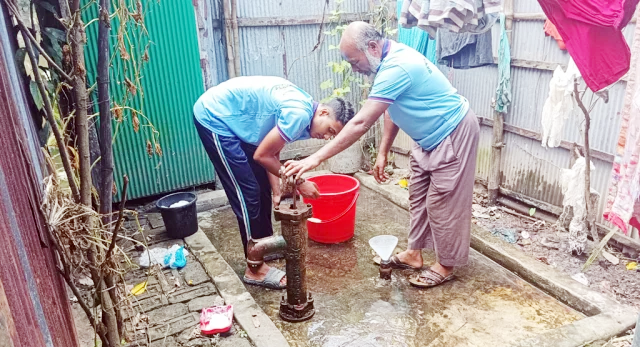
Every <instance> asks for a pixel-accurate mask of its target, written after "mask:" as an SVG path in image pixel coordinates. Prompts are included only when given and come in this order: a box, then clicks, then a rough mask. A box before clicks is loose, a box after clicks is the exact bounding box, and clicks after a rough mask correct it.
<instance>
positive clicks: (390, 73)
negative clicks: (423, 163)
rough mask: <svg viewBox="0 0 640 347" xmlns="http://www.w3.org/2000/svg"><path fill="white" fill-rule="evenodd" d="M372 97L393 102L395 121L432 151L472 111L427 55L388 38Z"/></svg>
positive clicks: (390, 114) (392, 118) (392, 108)
mask: <svg viewBox="0 0 640 347" xmlns="http://www.w3.org/2000/svg"><path fill="white" fill-rule="evenodd" d="M369 99H370V100H374V101H380V102H385V103H388V104H390V106H389V116H391V120H393V123H395V124H396V125H397V126H398V127H400V129H402V130H403V131H404V132H405V133H407V135H409V136H410V137H411V138H412V139H413V140H414V141H416V142H417V143H418V144H419V145H420V146H421V147H422V148H424V149H425V150H427V151H432V150H434V149H435V148H436V147H438V145H439V144H440V142H442V141H443V140H444V139H445V138H446V137H447V136H449V135H450V134H451V133H452V132H453V131H454V130H455V129H456V127H457V126H458V124H459V123H460V121H462V119H463V118H464V116H465V115H466V114H467V111H468V110H469V102H468V101H467V99H466V98H464V97H463V96H462V95H460V94H458V93H457V90H456V89H455V88H454V87H453V86H452V85H451V83H449V80H447V78H446V77H445V76H444V74H442V72H440V70H438V68H437V67H436V66H435V65H433V64H432V63H431V62H430V61H429V60H428V59H427V58H425V57H424V56H423V55H422V54H420V53H419V52H418V51H416V50H415V49H413V48H410V47H408V46H406V45H403V44H402V43H398V42H395V41H391V40H387V41H385V44H384V47H383V55H382V62H381V63H380V66H379V68H378V73H377V74H376V77H375V79H374V81H373V86H372V87H371V92H370V93H369Z"/></svg>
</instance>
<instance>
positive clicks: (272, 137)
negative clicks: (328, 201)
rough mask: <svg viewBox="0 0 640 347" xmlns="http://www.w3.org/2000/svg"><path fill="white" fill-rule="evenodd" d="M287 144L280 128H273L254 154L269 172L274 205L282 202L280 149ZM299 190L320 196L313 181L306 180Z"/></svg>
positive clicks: (254, 157)
mask: <svg viewBox="0 0 640 347" xmlns="http://www.w3.org/2000/svg"><path fill="white" fill-rule="evenodd" d="M284 145H286V141H285V140H284V139H283V138H282V135H280V132H279V131H278V128H273V129H272V130H271V131H270V132H269V133H268V134H267V136H266V137H265V138H264V140H262V142H261V143H260V145H259V146H258V149H256V152H255V153H254V154H253V159H254V160H255V161H256V162H258V164H260V165H262V166H263V167H264V168H265V169H267V171H268V172H269V183H270V184H271V191H272V192H273V197H274V201H273V203H274V205H278V204H279V202H280V196H281V195H282V192H281V191H280V180H279V177H280V167H281V166H282V165H281V164H280V151H281V150H282V148H284ZM298 191H300V194H302V195H303V196H305V197H308V198H312V199H317V198H319V197H320V193H319V192H318V187H317V186H316V184H315V183H313V182H304V183H302V184H301V185H300V186H298Z"/></svg>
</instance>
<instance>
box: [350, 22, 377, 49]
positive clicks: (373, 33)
mask: <svg viewBox="0 0 640 347" xmlns="http://www.w3.org/2000/svg"><path fill="white" fill-rule="evenodd" d="M383 38H384V37H383V36H382V34H380V33H379V32H378V31H377V30H376V28H375V27H374V26H373V25H371V24H369V23H366V24H364V25H363V28H362V29H361V30H360V31H359V32H358V33H357V34H356V35H355V42H356V47H358V49H359V50H361V51H363V52H365V51H366V50H367V47H368V46H369V42H371V41H376V42H378V41H380V40H382V39H383Z"/></svg>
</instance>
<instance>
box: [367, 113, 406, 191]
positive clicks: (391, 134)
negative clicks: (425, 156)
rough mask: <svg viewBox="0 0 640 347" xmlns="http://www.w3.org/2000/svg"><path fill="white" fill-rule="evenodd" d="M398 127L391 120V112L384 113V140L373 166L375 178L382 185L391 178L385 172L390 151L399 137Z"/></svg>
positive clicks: (381, 142)
mask: <svg viewBox="0 0 640 347" xmlns="http://www.w3.org/2000/svg"><path fill="white" fill-rule="evenodd" d="M398 130H400V128H398V126H397V125H396V124H395V123H394V122H393V121H392V120H391V117H390V116H389V112H385V113H384V129H383V131H382V140H381V141H380V146H379V147H378V157H377V158H376V163H375V165H374V166H373V170H372V171H373V177H374V178H375V179H376V181H377V182H378V183H382V182H384V181H386V180H387V179H388V178H389V175H387V173H386V172H385V171H384V169H385V168H386V167H387V154H389V150H391V145H393V140H395V138H396V136H397V135H398Z"/></svg>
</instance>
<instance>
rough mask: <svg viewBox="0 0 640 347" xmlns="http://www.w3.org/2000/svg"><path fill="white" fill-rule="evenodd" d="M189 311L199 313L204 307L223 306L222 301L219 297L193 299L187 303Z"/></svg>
mask: <svg viewBox="0 0 640 347" xmlns="http://www.w3.org/2000/svg"><path fill="white" fill-rule="evenodd" d="M188 305H189V311H191V312H200V311H202V309H203V308H205V307H211V306H217V305H224V299H223V298H221V297H220V296H219V295H208V296H203V297H199V298H195V299H193V300H191V301H189V304H188Z"/></svg>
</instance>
